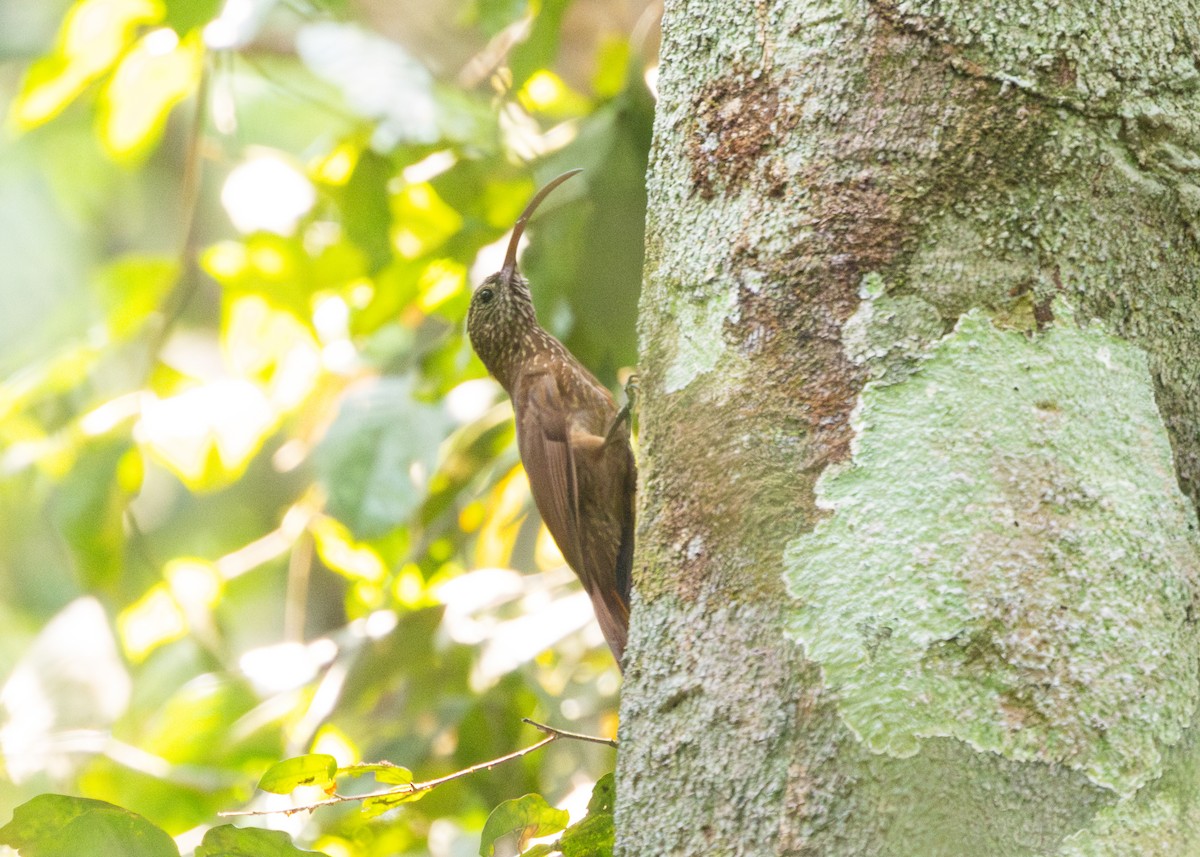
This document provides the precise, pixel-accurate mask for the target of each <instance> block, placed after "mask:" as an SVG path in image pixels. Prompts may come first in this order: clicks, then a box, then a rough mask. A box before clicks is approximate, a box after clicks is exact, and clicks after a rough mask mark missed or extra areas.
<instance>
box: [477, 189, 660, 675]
mask: <svg viewBox="0 0 1200 857" xmlns="http://www.w3.org/2000/svg"><path fill="white" fill-rule="evenodd" d="M580 172H582V170H579V169H574V170H569V171H568V172H565V173H563V174H562V175H560V176H558V177H556V178H554V179H553V180H551V181H550V182H549V183H547V184H546V185H545V186H544V187H543V188H542V189H541V190H539V191H538V192H537V193H536V194H535V195H534V196H533V199H531V200H530V201H529V204H528V205H527V206H526V207H525V210H524V212H522V214H521V216H520V217H519V218H518V219H517V222H516V224H515V225H514V226H513V231H512V237H511V238H510V239H509V242H508V252H507V254H506V255H505V257H504V264H503V266H502V267H501V268H500V270H499V271H497V272H496V273H494V274H492V275H490V276H488V277H486V278H485V279H484V280H483V282H481V283H480V284H479V287H478V288H477V289H476V290H475V291H474V293H473V294H472V296H471V303H470V308H469V309H468V312H467V333H468V335H469V337H470V340H471V346H472V348H474V349H475V353H476V354H477V355H479V359H480V360H481V361H482V362H483V365H484V366H485V367H486V368H487V370H488V372H489V373H490V374H491V375H492V376H493V377H494V378H495V379H496V380H497V381H498V382H499V383H500V386H501V387H503V388H504V391H505V392H506V393H507V394H508V396H509V398H510V399H511V400H512V405H513V417H514V420H515V423H516V429H517V449H518V451H519V452H520V455H521V461H522V463H523V464H524V466H525V472H526V475H527V476H528V478H529V487H530V492H531V493H532V494H533V500H534V503H535V505H536V506H537V509H538V511H539V512H540V513H541V516H542V520H543V521H544V522H545V524H546V528H547V529H548V530H549V531H550V535H551V536H552V537H553V538H554V541H555V543H556V544H557V545H558V548H559V550H560V551H561V553H562V555H563V558H564V559H565V560H566V562H567V565H568V566H570V567H571V569H572V570H573V571H574V572H575V574H576V575H577V576H578V577H579V580H580V582H581V583H582V584H583V588H584V590H585V591H586V592H587V594H588V596H589V597H590V598H591V601H592V608H593V610H594V611H595V614H596V619H597V621H598V622H599V624H600V629H601V631H602V632H603V633H604V639H605V640H606V641H607V643H608V646H609V649H610V650H611V651H612V654H613V657H614V658H615V659H616V661H617V666H618V668H619V669H620V668H623V665H622V659H623V657H624V652H625V644H626V641H627V638H628V632H629V608H630V596H631V588H632V568H633V544H634V528H635V523H636V521H635V499H636V493H637V465H636V463H635V460H634V455H633V449H632V447H631V446H630V415H629V406H628V405H626V406H625V407H624V408H618V407H617V403H616V400H615V399H614V398H613V395H612V393H611V392H610V391H609V390H608V388H607V387H605V386H604V385H603V384H601V383H600V381H598V380H597V379H596V377H595V376H594V375H593V374H592V373H591V372H589V371H588V370H587V369H586V368H585V367H584V365H583V364H582V363H580V362H579V360H578V359H576V357H575V356H574V355H573V354H571V352H570V351H568V350H567V348H566V346H564V345H563V344H562V343H561V342H559V341H558V340H557V339H556V338H554V336H553V335H551V334H550V333H548V332H547V331H546V330H545V328H543V327H542V326H541V325H540V324H539V323H538V319H537V312H536V310H535V309H534V305H533V296H532V295H531V293H530V291H529V281H528V280H527V279H526V278H525V277H524V276H523V275H522V274H521V273H520V272H519V271H518V270H517V245H518V243H519V242H520V240H521V236H522V234H524V231H525V226H526V224H527V223H528V222H529V218H530V217H531V216H532V215H533V213H534V211H536V210H537V207H538V206H539V205H540V204H541V202H542V201H543V200H544V199H545V198H546V197H547V196H548V195H549V194H550V192H551V191H553V190H554V189H555V188H556V187H558V186H559V185H560V184H562V183H563V182H565V181H566V180H567V179H569V178H571V177H572V176H574V175H576V174H578V173H580Z"/></svg>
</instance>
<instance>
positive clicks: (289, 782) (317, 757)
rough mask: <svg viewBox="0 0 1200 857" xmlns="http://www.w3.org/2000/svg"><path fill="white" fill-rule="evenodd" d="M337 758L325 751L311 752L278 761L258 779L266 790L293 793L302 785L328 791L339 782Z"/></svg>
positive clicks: (280, 793)
mask: <svg viewBox="0 0 1200 857" xmlns="http://www.w3.org/2000/svg"><path fill="white" fill-rule="evenodd" d="M337 770H338V764H337V759H335V758H333V756H327V755H325V754H324V753H309V754H308V755H306V756H294V757H292V758H291V759H284V760H283V761H282V762H276V763H275V764H274V765H272V766H271V767H270V768H268V769H267V772H266V773H265V774H263V775H262V777H261V778H260V779H259V781H258V787H259V788H260V789H261V790H262V791H264V792H273V793H274V794H277V795H286V794H291V793H292V791H293V790H294V789H297V788H299V787H300V786H317V787H318V788H320V789H322V790H324V791H328V790H329V789H331V788H333V786H334V784H335V783H336V782H337V780H336V777H337Z"/></svg>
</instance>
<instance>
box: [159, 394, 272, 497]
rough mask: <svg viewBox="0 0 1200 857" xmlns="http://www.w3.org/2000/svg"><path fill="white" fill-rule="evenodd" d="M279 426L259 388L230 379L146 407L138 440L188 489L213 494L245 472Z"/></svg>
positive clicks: (160, 400)
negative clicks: (264, 442)
mask: <svg viewBox="0 0 1200 857" xmlns="http://www.w3.org/2000/svg"><path fill="white" fill-rule="evenodd" d="M277 420H278V414H277V413H276V410H275V409H274V408H273V407H272V405H271V402H270V401H269V400H268V398H267V396H266V394H265V393H264V392H263V391H262V390H261V389H260V388H259V387H258V386H256V385H255V384H252V383H250V382H249V381H241V380H236V379H228V380H221V381H214V382H213V383H211V384H202V385H200V386H197V387H192V388H191V389H188V390H185V391H184V392H182V393H180V394H178V395H176V396H170V397H168V398H165V399H153V400H151V401H149V402H147V404H146V406H145V408H144V409H143V411H142V419H141V421H140V422H139V423H138V427H137V433H136V436H137V438H138V441H139V442H140V443H141V445H142V447H143V449H145V450H146V451H147V452H149V453H150V454H151V455H152V456H154V458H155V459H157V460H159V461H161V462H162V463H163V464H164V465H165V466H166V467H168V468H169V469H170V470H171V471H172V472H173V473H175V475H176V476H178V477H179V478H180V479H181V480H183V482H184V483H185V484H186V485H187V486H188V487H189V488H191V489H193V490H196V491H209V490H214V489H216V488H219V487H222V486H223V485H225V484H227V483H228V482H229V481H231V480H233V479H235V478H237V477H238V476H240V475H241V474H242V473H243V472H244V471H245V469H246V467H247V466H248V465H249V463H250V459H251V457H253V456H254V454H255V453H257V452H258V450H259V449H260V447H261V446H262V443H263V441H264V440H265V439H266V437H267V435H268V434H269V433H270V432H271V431H272V429H274V427H275V424H276V422H277Z"/></svg>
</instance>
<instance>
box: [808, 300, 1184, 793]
mask: <svg viewBox="0 0 1200 857" xmlns="http://www.w3.org/2000/svg"><path fill="white" fill-rule="evenodd" d="M1059 319H1060V320H1059V322H1057V323H1056V326H1054V327H1051V328H1048V329H1047V330H1046V331H1044V332H1043V333H1039V334H1035V335H1032V336H1030V335H1028V334H1022V333H1017V332H1013V331H1009V330H1001V329H998V328H996V327H995V326H994V325H993V324H992V323H991V321H990V320H989V319H988V318H986V317H985V316H984V315H983V314H982V313H980V312H978V311H973V312H971V313H968V314H967V315H965V316H964V317H963V318H962V319H960V321H959V323H958V325H957V327H956V328H955V330H954V331H953V332H952V333H951V334H949V335H948V336H946V337H945V338H943V339H942V340H941V341H939V342H938V344H937V345H936V347H934V348H933V349H932V350H931V351H930V353H929V355H928V357H927V359H926V360H925V361H924V362H923V363H922V364H921V366H920V369H919V371H917V372H916V374H914V375H913V376H911V377H909V378H908V379H907V380H905V381H903V382H902V383H898V384H890V385H884V384H881V383H878V382H872V383H870V384H868V385H867V387H866V388H865V390H864V392H863V395H862V400H861V404H860V407H859V409H858V411H857V413H856V416H855V429H856V432H857V436H856V438H855V443H854V448H853V456H852V460H851V461H850V462H849V463H847V464H846V465H844V466H841V467H838V468H831V469H830V470H828V471H827V472H826V474H825V475H824V476H823V477H822V479H821V480H820V482H819V483H818V488H817V493H818V502H819V503H820V504H821V505H822V506H824V507H825V508H828V509H829V510H831V512H832V514H831V515H830V516H829V517H828V518H827V519H826V520H824V521H823V522H822V523H821V524H819V525H818V526H817V528H816V529H815V530H814V531H813V532H811V533H809V534H806V535H804V536H801V537H799V538H797V539H795V540H793V541H792V542H791V543H790V544H789V546H788V548H787V549H786V551H785V554H784V566H785V578H786V581H787V584H788V587H789V590H790V592H791V594H792V595H793V596H794V597H795V598H796V600H797V603H796V609H795V612H794V616H793V618H792V630H793V632H794V634H795V636H796V638H797V639H798V640H799V641H800V642H802V643H803V644H804V646H805V651H806V655H807V656H808V657H809V658H811V659H813V660H814V661H816V662H817V663H818V664H820V666H821V667H822V669H823V672H824V676H825V680H826V683H827V685H828V686H829V687H830V689H831V690H832V691H834V692H835V693H836V694H837V695H838V697H839V699H840V703H839V707H840V714H841V716H842V718H843V720H844V721H845V723H846V724H847V725H848V726H849V727H850V728H851V729H852V730H853V731H854V732H855V733H856V734H857V735H858V736H859V737H860V738H861V739H862V740H863V741H864V742H865V743H866V745H867V746H868V747H869V748H871V749H872V750H873V751H875V752H878V753H886V754H890V755H895V756H910V755H912V754H915V753H917V752H919V751H920V749H921V740H922V739H924V738H929V737H934V736H944V737H952V738H957V739H959V740H962V741H965V742H967V743H968V744H970V745H971V746H974V747H976V748H978V749H981V750H990V751H993V752H996V753H1000V754H1002V755H1003V756H1005V757H1006V758H1009V759H1012V760H1017V761H1021V760H1036V761H1039V762H1046V763H1056V764H1061V765H1064V766H1066V767H1068V768H1069V769H1072V770H1078V771H1081V772H1082V773H1084V774H1085V775H1086V776H1087V777H1088V778H1089V779H1090V780H1092V781H1093V782H1095V783H1096V784H1098V785H1100V786H1103V787H1106V788H1110V789H1112V790H1114V791H1116V792H1118V793H1120V794H1129V793H1132V792H1134V791H1136V790H1137V789H1138V788H1139V787H1141V786H1142V785H1143V784H1145V783H1146V782H1148V781H1150V780H1152V779H1153V778H1155V777H1156V776H1157V775H1158V774H1159V772H1160V768H1161V761H1162V753H1163V752H1164V750H1166V749H1167V748H1168V747H1170V746H1171V745H1173V744H1175V743H1176V742H1177V741H1178V740H1179V737H1180V735H1181V731H1182V730H1183V729H1184V728H1185V727H1186V726H1187V725H1188V724H1189V723H1190V722H1191V719H1192V715H1193V712H1194V709H1195V706H1196V699H1197V664H1196V660H1195V658H1193V657H1188V656H1185V655H1184V654H1183V653H1187V652H1193V651H1195V645H1196V639H1195V637H1196V634H1195V631H1194V625H1193V620H1192V615H1191V613H1192V605H1193V599H1194V598H1195V586H1196V581H1197V579H1198V578H1200V540H1198V539H1197V536H1196V533H1195V532H1194V529H1193V526H1194V514H1193V510H1192V509H1191V507H1190V505H1189V504H1188V502H1187V501H1186V500H1185V499H1184V497H1183V495H1182V494H1181V493H1180V490H1179V488H1178V485H1177V483H1176V480H1175V473H1174V469H1173V465H1172V459H1171V449H1170V445H1169V443H1168V440H1167V435H1166V431H1165V429H1164V427H1163V424H1162V420H1161V418H1160V416H1159V413H1158V410H1157V408H1156V406H1155V401H1154V395H1153V385H1152V381H1151V377H1150V373H1149V370H1148V368H1147V359H1146V356H1145V354H1144V353H1143V352H1142V351H1140V350H1138V349H1137V348H1135V347H1133V346H1132V345H1130V344H1128V343H1127V342H1125V341H1123V340H1121V339H1118V338H1116V337H1114V336H1112V335H1111V334H1109V333H1108V332H1106V331H1105V330H1103V329H1102V328H1100V327H1098V326H1093V327H1090V328H1079V327H1075V326H1073V324H1071V322H1070V314H1069V313H1066V312H1064V313H1061V314H1060V315H1059Z"/></svg>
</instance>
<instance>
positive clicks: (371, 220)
mask: <svg viewBox="0 0 1200 857" xmlns="http://www.w3.org/2000/svg"><path fill="white" fill-rule="evenodd" d="M391 178H392V165H391V162H390V161H388V159H387V158H385V157H383V156H382V155H378V154H376V153H375V152H373V151H371V150H370V149H367V150H365V151H363V152H362V153H361V154H360V155H359V156H358V162H357V163H356V164H355V165H354V170H353V172H351V173H350V178H349V180H348V181H347V182H346V185H345V187H344V188H343V189H342V192H341V200H342V228H343V229H345V230H346V237H347V238H349V239H350V240H351V241H353V242H354V243H355V244H357V245H358V246H359V247H361V248H362V250H363V252H364V253H366V256H367V259H368V261H369V267H370V271H371V272H372V273H374V272H376V271H378V270H379V269H380V268H382V267H383V266H384V265H386V264H387V262H388V260H389V259H391V258H392V207H391V202H390V198H389V194H388V182H389V181H391Z"/></svg>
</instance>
